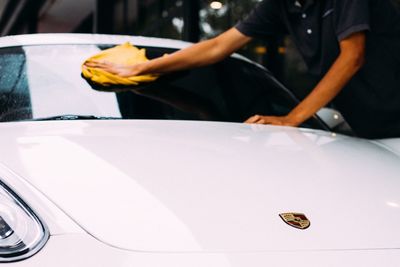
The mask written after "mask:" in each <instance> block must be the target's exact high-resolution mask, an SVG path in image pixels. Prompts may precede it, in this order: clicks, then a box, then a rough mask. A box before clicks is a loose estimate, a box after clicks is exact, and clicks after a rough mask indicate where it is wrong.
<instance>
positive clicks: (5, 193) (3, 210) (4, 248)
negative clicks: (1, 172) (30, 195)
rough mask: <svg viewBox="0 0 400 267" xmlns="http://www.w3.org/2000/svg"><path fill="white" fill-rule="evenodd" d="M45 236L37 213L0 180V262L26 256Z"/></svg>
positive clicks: (41, 244) (36, 247)
mask: <svg viewBox="0 0 400 267" xmlns="http://www.w3.org/2000/svg"><path fill="white" fill-rule="evenodd" d="M48 238H49V232H48V230H47V227H45V225H44V224H43V223H42V222H41V221H40V220H39V218H38V216H37V215H36V214H34V213H33V211H32V210H31V209H30V208H29V207H28V205H26V204H25V203H24V202H23V201H22V200H21V199H20V198H19V197H18V196H17V195H16V194H15V193H14V192H13V191H12V190H11V189H10V188H9V187H8V186H6V185H5V184H4V183H2V182H1V181H0V262H11V261H19V260H23V259H26V258H28V257H30V256H32V255H33V254H35V253H36V252H38V251H39V250H40V249H41V248H42V247H43V246H44V244H45V243H46V242H47V240H48Z"/></svg>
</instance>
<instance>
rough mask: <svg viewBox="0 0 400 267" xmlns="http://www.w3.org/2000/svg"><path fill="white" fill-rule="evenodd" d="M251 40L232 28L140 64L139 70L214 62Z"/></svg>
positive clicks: (158, 70) (169, 69)
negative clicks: (214, 36)
mask: <svg viewBox="0 0 400 267" xmlns="http://www.w3.org/2000/svg"><path fill="white" fill-rule="evenodd" d="M250 40H251V38H249V37H246V36H244V35H242V34H241V33H240V32H238V31H237V30H236V29H234V28H232V29H231V30H229V31H227V32H225V33H223V34H221V35H220V36H218V37H216V38H213V39H210V40H207V41H203V42H200V43H197V44H194V45H192V46H190V47H188V48H186V49H182V50H179V51H177V52H175V53H173V54H171V55H168V56H165V57H160V58H157V59H153V60H151V61H148V62H146V63H144V64H142V65H141V66H138V67H139V68H140V70H139V72H140V74H148V73H166V72H173V71H179V70H183V69H189V68H195V67H200V66H205V65H209V64H213V63H215V62H218V61H220V60H222V59H224V58H225V57H227V56H229V55H230V54H231V53H233V52H235V51H236V50H238V49H239V48H241V47H242V46H243V45H245V44H246V43H247V42H249V41H250Z"/></svg>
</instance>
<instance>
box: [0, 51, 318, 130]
mask: <svg viewBox="0 0 400 267" xmlns="http://www.w3.org/2000/svg"><path fill="white" fill-rule="evenodd" d="M108 47H110V46H97V45H32V46H23V47H12V48H3V49H0V69H1V73H2V75H1V77H0V101H1V102H0V104H1V106H0V121H3V122H4V121H19V120H27V119H41V118H49V117H55V116H65V115H76V116H93V117H103V118H104V117H112V118H122V119H179V120H214V121H230V122H242V121H244V120H246V119H247V118H248V117H250V116H252V115H254V114H269V115H283V114H287V112H289V111H290V110H291V109H292V108H293V107H294V106H295V105H296V104H297V103H298V102H297V100H296V99H295V98H294V97H293V96H292V95H291V94H290V93H289V92H288V91H286V89H285V88H284V87H283V86H281V85H280V84H279V83H277V82H276V81H275V79H274V78H273V77H272V76H271V74H270V73H269V72H268V71H266V70H265V69H262V68H260V67H258V66H256V65H254V64H252V63H249V62H247V61H245V60H241V59H238V58H232V57H231V58H228V59H226V60H224V61H222V62H220V63H217V64H214V65H211V66H208V67H203V68H197V69H194V70H190V71H185V72H181V73H175V74H172V75H165V76H164V77H162V78H160V79H159V80H158V81H157V82H155V83H152V84H149V85H147V86H142V87H139V88H129V87H113V88H104V87H103V88H101V87H97V86H92V85H90V84H89V83H88V82H87V81H86V80H85V79H83V78H82V76H81V64H82V62H83V61H84V60H85V59H87V58H89V57H90V56H92V55H94V54H96V53H98V52H99V51H101V50H102V49H105V48H108ZM146 49H147V56H148V57H149V58H154V57H159V56H162V55H164V54H165V53H172V52H174V50H172V49H163V48H152V47H146ZM77 118H79V117H77ZM307 124H308V125H306V126H308V127H313V128H321V124H319V123H318V122H316V121H314V120H311V121H309V122H308V123H307Z"/></svg>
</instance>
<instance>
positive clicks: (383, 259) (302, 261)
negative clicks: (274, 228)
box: [7, 235, 400, 267]
mask: <svg viewBox="0 0 400 267" xmlns="http://www.w3.org/2000/svg"><path fill="white" fill-rule="evenodd" d="M60 252H62V253H60ZM399 262H400V253H399V251H398V250H375V251H373V250H370V251H369V250H364V251H345V250H342V251H302V252H290V251H280V252H264V253H249V252H247V253H141V252H129V251H123V250H119V249H115V248H111V247H108V246H106V245H104V244H102V243H100V242H97V241H96V240H94V239H93V238H90V237H89V236H87V235H74V236H71V235H70V236H57V237H52V238H51V239H50V240H49V242H48V244H47V246H46V247H45V248H44V249H43V250H42V251H41V252H39V254H37V255H35V256H34V257H32V258H30V259H28V260H26V261H22V262H17V263H12V264H8V265H7V266H11V267H54V266H57V267H67V266H68V267H71V266H73V267H80V266H85V267H109V266H115V267H131V266H138V267H160V266H161V267H188V266H190V267H205V266H206V267H249V266H251V267H265V266H274V267H293V266H307V267H321V266H329V267H355V266H357V267H358V266H362V267H377V266H384V267H398V263H399Z"/></svg>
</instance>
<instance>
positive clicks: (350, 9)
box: [334, 0, 370, 41]
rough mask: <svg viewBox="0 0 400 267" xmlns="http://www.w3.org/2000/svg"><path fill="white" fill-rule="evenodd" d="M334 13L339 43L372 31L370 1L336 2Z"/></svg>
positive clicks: (337, 0)
mask: <svg viewBox="0 0 400 267" xmlns="http://www.w3.org/2000/svg"><path fill="white" fill-rule="evenodd" d="M334 12H335V13H334V14H335V24H336V25H335V26H336V36H337V38H338V40H339V41H342V40H343V39H346V38H347V37H349V36H350V35H352V34H354V33H357V32H363V31H369V30H370V1H369V0H336V1H335V7H334Z"/></svg>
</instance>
